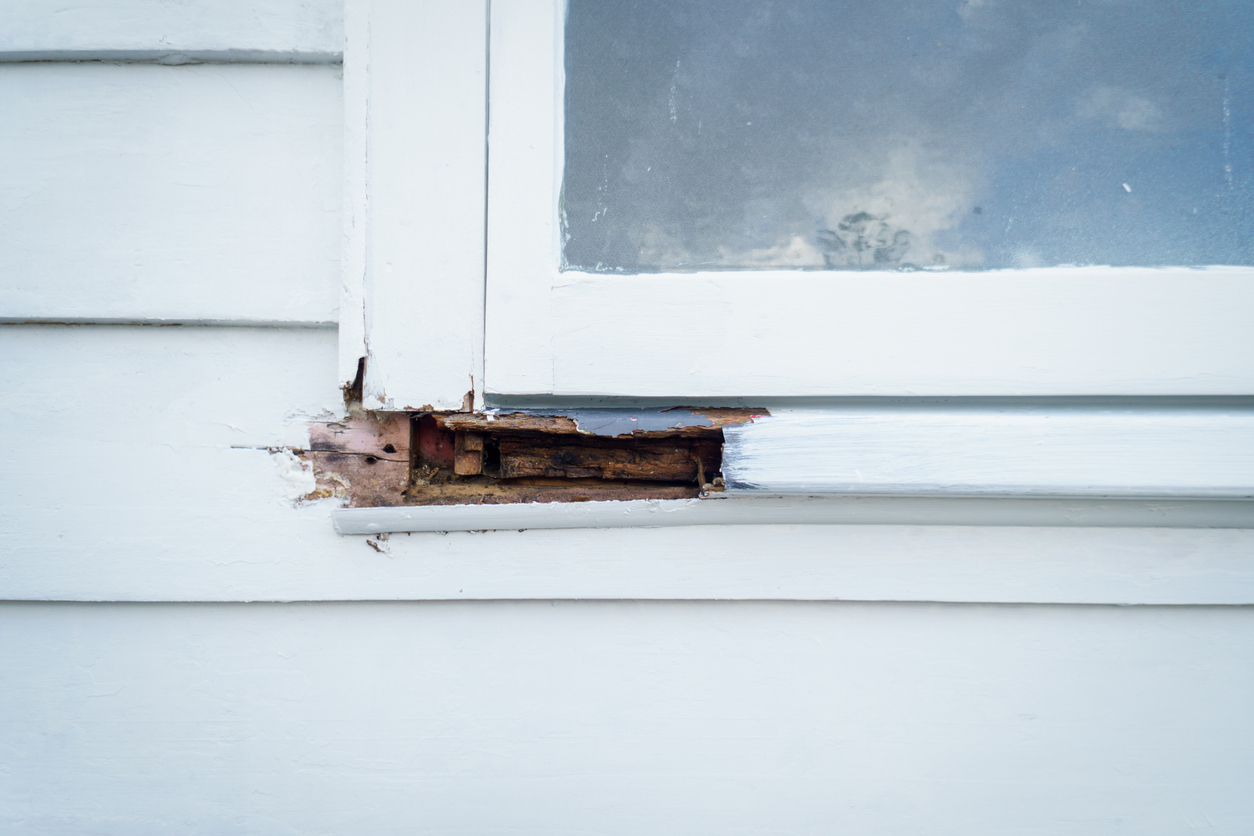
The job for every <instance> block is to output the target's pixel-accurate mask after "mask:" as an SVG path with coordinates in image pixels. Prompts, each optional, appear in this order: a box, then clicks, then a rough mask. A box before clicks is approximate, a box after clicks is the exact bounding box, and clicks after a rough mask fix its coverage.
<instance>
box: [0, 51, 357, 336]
mask: <svg viewBox="0 0 1254 836" xmlns="http://www.w3.org/2000/svg"><path fill="white" fill-rule="evenodd" d="M341 101H342V100H341V93H340V81H339V78H338V68H335V67H328V66H189V67H163V66H147V65H108V64H9V65H0V111H3V112H4V114H5V118H4V119H3V120H2V121H0V156H2V157H3V158H4V159H6V160H9V161H10V164H9V165H6V166H5V167H4V170H3V172H0V249H3V251H4V253H5V258H6V261H5V269H4V271H3V273H2V274H0V317H4V318H7V319H21V318H26V319H32V320H61V319H89V320H103V319H120V320H163V319H165V320H191V321H195V320H260V321H271V322H285V321H297V322H334V321H335V318H336V308H337V305H338V302H339V298H338V297H339V256H340V253H339V249H340V234H341V230H340V204H341V189H342V185H341V160H340V153H341V147H342V135H341V134H342V126H343V117H342V112H341Z"/></svg>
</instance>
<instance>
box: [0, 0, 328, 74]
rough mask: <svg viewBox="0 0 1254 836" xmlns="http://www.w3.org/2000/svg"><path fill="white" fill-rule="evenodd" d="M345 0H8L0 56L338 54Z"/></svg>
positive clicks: (326, 57)
mask: <svg viewBox="0 0 1254 836" xmlns="http://www.w3.org/2000/svg"><path fill="white" fill-rule="evenodd" d="M343 17H344V14H343V2H342V0H181V2H177V3H171V2H168V0H95V2H89V3H81V2H80V3H67V2H64V0H22V2H20V3H11V4H8V5H7V7H6V8H5V12H4V26H3V27H0V60H32V59H38V58H44V59H47V58H49V57H57V56H62V57H72V56H75V55H77V56H80V57H82V56H91V55H107V54H110V53H112V54H114V55H117V54H118V53H131V54H132V55H133V56H142V55H144V54H158V55H161V54H164V55H169V54H172V53H174V54H177V53H183V54H188V53H191V54H193V55H194V54H205V53H215V52H218V53H230V52H235V53H253V55H254V57H258V56H260V55H264V54H266V53H269V54H271V55H273V56H275V57H278V56H279V55H281V54H288V55H293V56H305V58H306V59H310V58H315V57H321V58H323V59H324V60H330V59H334V58H335V57H337V56H338V55H339V53H340V50H341V48H342V42H343V40H344V23H343Z"/></svg>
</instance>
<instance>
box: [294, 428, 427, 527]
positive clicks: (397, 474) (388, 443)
mask: <svg viewBox="0 0 1254 836" xmlns="http://www.w3.org/2000/svg"><path fill="white" fill-rule="evenodd" d="M409 438H410V418H409V415H408V414H405V413H388V412H378V413H370V412H362V413H355V414H353V415H350V416H349V417H348V418H347V419H345V420H344V421H341V422H317V423H314V424H311V425H310V427H309V441H310V445H309V447H310V449H309V452H308V453H307V457H308V458H309V459H311V460H312V462H313V466H314V476H315V478H316V479H317V484H318V488H317V490H316V491H315V492H314V496H313V497H312V498H318V497H320V496H321V497H325V496H343V497H345V498H347V499H348V504H349V506H350V507H353V508H362V507H371V506H385V507H386V506H393V505H403V504H405V489H406V488H407V487H408V486H409V473H410V466H409V445H410V441H409Z"/></svg>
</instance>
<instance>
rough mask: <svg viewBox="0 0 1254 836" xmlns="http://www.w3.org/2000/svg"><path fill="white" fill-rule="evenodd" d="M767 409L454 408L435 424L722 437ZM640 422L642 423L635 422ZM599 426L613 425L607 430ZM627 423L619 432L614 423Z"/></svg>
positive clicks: (469, 428) (568, 432)
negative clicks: (562, 410)
mask: <svg viewBox="0 0 1254 836" xmlns="http://www.w3.org/2000/svg"><path fill="white" fill-rule="evenodd" d="M769 414H770V413H768V412H767V411H766V410H764V409H747V408H721V407H720V408H704V407H703V408H697V407H693V408H687V407H680V408H676V409H672V410H665V411H651V410H639V411H638V414H637V415H632V414H631V412H630V411H627V410H572V411H570V412H567V413H559V414H551V415H545V414H538V413H534V412H508V413H464V412H457V413H450V414H446V415H437V416H434V420H435V422H436V425H437V426H439V427H440V428H442V429H448V430H453V431H470V432H480V433H487V434H493V433H528V434H532V433H539V434H545V435H600V436H606V437H613V438H623V437H627V436H630V437H634V438H663V437H672V436H685V437H719V438H721V437H722V432H721V430H722V428H723V427H725V426H729V425H733V424H748V423H751V422H752V421H753V419H754V418H755V417H760V416H764V415H769ZM606 415H621V416H623V417H621V418H620V419H619V420H616V421H606V420H605V416H606ZM632 424H636V425H637V426H631V425H632ZM599 427H609V428H612V429H611V430H610V431H602V430H600V429H599ZM620 428H621V429H622V430H623V431H621V432H614V431H613V429H620Z"/></svg>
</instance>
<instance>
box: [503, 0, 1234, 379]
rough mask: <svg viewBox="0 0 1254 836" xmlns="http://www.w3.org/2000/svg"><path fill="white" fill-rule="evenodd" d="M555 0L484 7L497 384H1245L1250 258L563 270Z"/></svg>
mask: <svg viewBox="0 0 1254 836" xmlns="http://www.w3.org/2000/svg"><path fill="white" fill-rule="evenodd" d="M564 7H565V0H499V2H495V3H493V5H492V31H493V41H492V56H491V64H492V67H493V73H492V81H491V102H492V120H491V141H490V149H491V151H490V153H491V161H490V164H491V178H490V181H489V188H490V191H489V198H488V218H489V221H488V230H489V239H488V241H489V244H488V295H487V332H486V338H487V342H486V352H485V354H486V358H487V369H486V371H487V384H488V391H489V392H495V393H501V394H524V393H525V394H536V393H543V394H550V395H559V396H588V395H626V396H634V397H660V398H667V399H676V398H678V399H681V400H682V399H684V398H692V397H713V398H720V397H736V396H747V397H790V396H803V397H832V396H838V397H839V396H885V395H887V396H920V395H921V396H1021V395H1048V396H1057V395H1107V396H1109V395H1235V394H1249V393H1251V392H1254V362H1250V360H1249V358H1250V357H1254V327H1251V326H1250V323H1251V322H1252V321H1254V268H1249V267H1226V268H1207V269H1202V270H1198V269H1189V268H1168V269H1148V268H1111V267H1105V268H1052V269H1036V270H1005V271H990V272H978V273H972V272H965V273H964V272H961V271H947V272H942V273H932V272H872V271H866V272H845V271H817V272H816V271H740V272H697V273H669V274H668V273H660V274H645V275H614V274H602V273H583V272H578V271H571V270H567V271H564V272H559V271H558V268H557V265H558V263H559V256H560V246H561V243H560V240H559V234H560V228H559V224H558V220H557V219H558V195H559V191H560V183H561V179H562V160H563V152H562V140H563V127H562V125H563V123H562V118H563V113H562V100H563V90H564V80H563V37H562V24H563V18H564Z"/></svg>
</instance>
